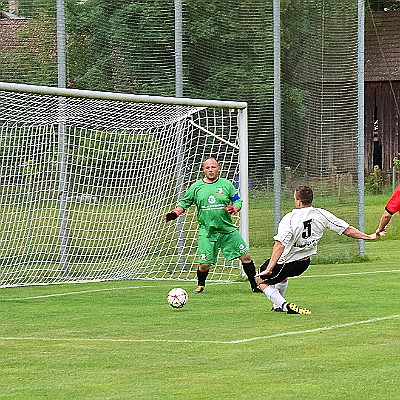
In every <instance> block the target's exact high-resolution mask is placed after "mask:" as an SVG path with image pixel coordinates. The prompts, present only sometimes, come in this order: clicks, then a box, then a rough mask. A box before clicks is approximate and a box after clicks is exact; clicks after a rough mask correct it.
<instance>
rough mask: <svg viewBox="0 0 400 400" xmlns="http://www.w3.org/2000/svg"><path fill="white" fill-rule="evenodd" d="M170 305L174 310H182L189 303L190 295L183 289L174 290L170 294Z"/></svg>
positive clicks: (168, 298)
mask: <svg viewBox="0 0 400 400" xmlns="http://www.w3.org/2000/svg"><path fill="white" fill-rule="evenodd" d="M167 300H168V304H169V305H170V306H171V307H173V308H182V307H183V306H184V305H185V304H186V303H187V301H188V294H187V293H186V291H185V290H183V289H181V288H174V289H171V290H170V291H169V292H168V297H167Z"/></svg>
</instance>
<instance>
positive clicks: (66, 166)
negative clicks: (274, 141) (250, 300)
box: [0, 83, 248, 287]
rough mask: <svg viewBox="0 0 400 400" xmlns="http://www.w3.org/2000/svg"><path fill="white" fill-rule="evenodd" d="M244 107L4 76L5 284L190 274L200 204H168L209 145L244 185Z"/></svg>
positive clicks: (0, 152) (231, 274)
mask: <svg viewBox="0 0 400 400" xmlns="http://www.w3.org/2000/svg"><path fill="white" fill-rule="evenodd" d="M245 107H246V104H245V103H236V102H218V101H207V100H198V101H197V100H192V99H180V100H178V99H172V98H162V97H150V96H135V95H127V94H125V95H123V94H112V93H105V92H89V91H78V90H68V89H57V88H46V87H38V86H28V85H17V84H5V83H0V141H1V146H0V170H1V175H0V207H1V210H2V211H1V215H0V221H1V222H0V286H2V287H6V286H18V285H34V284H49V283H62V282H81V281H96V280H97V281H101V280H117V279H182V280H191V279H194V278H195V272H196V270H197V263H196V251H197V218H196V209H195V207H194V206H192V207H191V208H190V209H188V210H187V212H186V213H185V214H184V215H183V216H181V217H180V218H179V220H178V222H177V223H175V222H172V223H168V224H166V223H165V222H164V220H163V216H164V214H165V213H166V212H167V211H169V210H171V209H172V208H174V207H175V205H176V202H177V199H178V198H179V197H180V196H182V195H183V193H184V191H185V190H186V189H187V188H188V186H189V185H190V184H191V183H192V182H194V180H196V179H199V178H201V177H202V163H203V161H204V159H206V158H207V157H210V156H215V157H217V158H218V160H219V162H220V164H221V176H223V177H226V178H227V179H229V180H231V181H232V182H233V183H234V184H235V185H237V186H239V184H240V185H241V186H243V185H245V190H244V193H243V191H242V197H246V196H247V181H246V176H247V171H246V157H243V155H242V154H244V153H245V152H246V151H247V148H246V146H247V139H246V135H247V132H246V109H245ZM243 152H244V153H243ZM239 161H241V162H239ZM239 166H240V167H239ZM239 168H240V169H239ZM243 195H244V196H243ZM241 218H242V222H241V224H240V225H241V230H242V233H243V236H244V237H245V239H246V238H247V237H248V235H247V234H246V232H245V230H246V229H247V228H246V227H247V224H248V223H247V221H246V220H245V219H246V218H247V216H246V212H244V213H243V214H242V216H241ZM236 221H237V223H238V226H239V218H237V220H236ZM243 229H244V230H243ZM240 275H241V269H240V266H239V264H238V263H237V262H226V261H225V260H224V259H223V258H222V257H220V258H219V260H218V263H217V265H216V266H215V268H213V269H212V270H210V275H209V276H210V279H211V280H214V281H229V280H234V279H236V278H237V277H238V276H240Z"/></svg>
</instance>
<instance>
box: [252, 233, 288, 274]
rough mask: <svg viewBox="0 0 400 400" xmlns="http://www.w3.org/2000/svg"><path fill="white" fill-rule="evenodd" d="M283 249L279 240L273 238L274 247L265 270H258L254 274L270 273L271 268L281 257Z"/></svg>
mask: <svg viewBox="0 0 400 400" xmlns="http://www.w3.org/2000/svg"><path fill="white" fill-rule="evenodd" d="M283 250H285V246H284V245H283V244H282V243H281V242H280V241H279V240H275V244H274V248H273V249H272V254H271V259H270V260H269V263H268V266H267V269H266V270H265V271H262V272H260V273H259V274H257V275H256V276H261V275H270V274H271V272H272V269H273V268H274V267H275V265H276V263H277V262H278V260H279V258H280V257H281V255H282V253H283Z"/></svg>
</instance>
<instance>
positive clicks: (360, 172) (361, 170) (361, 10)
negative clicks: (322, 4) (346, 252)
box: [357, 0, 365, 256]
mask: <svg viewBox="0 0 400 400" xmlns="http://www.w3.org/2000/svg"><path fill="white" fill-rule="evenodd" d="M364 16H365V5H364V0H358V41H357V43H358V57H357V62H358V129H357V131H358V138H357V139H358V140H357V146H358V226H359V229H360V230H361V231H364V216H365V212H364ZM358 244H359V254H360V256H363V255H364V253H365V249H364V247H365V246H364V241H363V240H359V241H358Z"/></svg>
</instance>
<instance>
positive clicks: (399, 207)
mask: <svg viewBox="0 0 400 400" xmlns="http://www.w3.org/2000/svg"><path fill="white" fill-rule="evenodd" d="M385 209H386V211H387V212H388V213H389V214H392V215H393V214H394V213H396V212H400V185H399V186H397V188H396V189H395V191H394V192H393V194H392V197H391V198H390V199H389V201H388V202H387V204H386V207H385Z"/></svg>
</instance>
